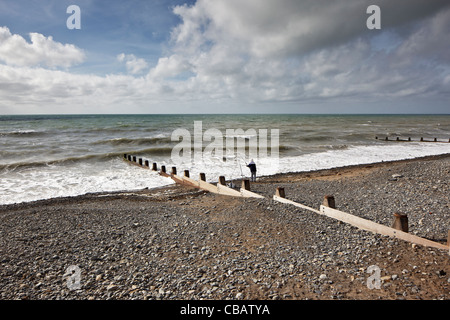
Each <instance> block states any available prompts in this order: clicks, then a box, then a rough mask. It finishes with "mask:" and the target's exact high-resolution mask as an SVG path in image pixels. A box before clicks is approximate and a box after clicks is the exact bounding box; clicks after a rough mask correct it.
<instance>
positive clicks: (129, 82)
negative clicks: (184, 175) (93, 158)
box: [0, 0, 450, 114]
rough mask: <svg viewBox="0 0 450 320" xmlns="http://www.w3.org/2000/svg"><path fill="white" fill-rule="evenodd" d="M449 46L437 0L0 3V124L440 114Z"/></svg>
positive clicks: (444, 108)
mask: <svg viewBox="0 0 450 320" xmlns="http://www.w3.org/2000/svg"><path fill="white" fill-rule="evenodd" d="M70 5H77V6H78V7H79V8H80V9H81V29H79V30H77V29H69V28H67V24H66V22H67V20H68V19H69V18H70V16H71V13H67V8H68V7H69V6H70ZM369 5H378V6H379V7H380V9H381V29H369V28H368V27H367V24H366V22H367V19H368V18H369V17H370V16H371V14H370V13H367V12H366V11H367V7H368V6H369ZM449 35H450V1H448V0H420V1H419V0H403V1H401V0H373V1H372V0H369V1H366V0H334V1H328V0H197V1H195V0H192V1H183V0H156V1H148V0H129V1H116V0H70V1H65V0H42V1H32V0H0V114H41V113H72V114H73V113H450V103H449V102H450V36H449Z"/></svg>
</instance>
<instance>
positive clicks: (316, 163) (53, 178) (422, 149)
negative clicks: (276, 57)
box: [0, 142, 450, 204]
mask: <svg viewBox="0 0 450 320" xmlns="http://www.w3.org/2000/svg"><path fill="white" fill-rule="evenodd" d="M445 153H450V143H449V144H446V143H416V142H411V143H395V142H393V143H392V144H389V145H386V144H383V145H371V146H354V147H349V148H348V149H343V150H329V151H326V152H320V153H311V154H305V155H302V156H297V157H285V158H280V159H279V160H278V161H276V160H275V159H271V158H265V159H255V160H256V163H257V166H258V176H267V175H273V174H276V173H287V172H300V171H312V170H320V169H330V168H335V167H341V166H348V165H357V164H369V163H375V162H381V161H394V160H403V159H412V158H417V157H422V156H430V155H439V154H445ZM149 160H150V163H152V161H151V159H149ZM229 160H230V159H227V161H226V162H222V161H221V160H219V159H210V160H209V161H208V163H206V164H205V163H198V164H195V163H190V164H187V165H181V166H177V171H178V174H179V175H182V174H183V171H184V170H189V171H190V176H191V177H192V178H194V179H198V175H199V173H200V172H202V173H205V174H206V178H207V181H217V180H218V177H219V176H221V175H223V176H225V178H226V179H227V180H233V179H239V178H242V177H243V176H245V177H249V176H250V171H249V169H248V168H247V167H246V165H245V162H244V159H242V158H238V159H235V160H234V161H229ZM160 165H166V168H167V170H168V171H170V169H171V167H172V165H171V164H170V162H167V163H158V166H160ZM0 179H1V184H0V204H11V203H19V202H26V201H34V200H40V199H48V198H54V197H63V196H76V195H82V194H86V193H91V192H105V191H121V190H139V189H143V188H154V187H159V186H164V185H169V184H172V183H173V181H172V180H171V179H170V178H165V177H162V176H160V175H158V174H157V173H156V172H153V171H151V170H145V169H142V168H139V167H137V166H132V165H130V164H127V163H126V162H124V161H122V160H121V159H115V160H110V161H107V162H105V163H97V164H93V163H90V162H84V163H77V164H73V165H65V166H60V165H52V166H47V167H42V168H41V167H40V168H32V169H21V170H19V171H14V172H4V173H3V174H1V175H0Z"/></svg>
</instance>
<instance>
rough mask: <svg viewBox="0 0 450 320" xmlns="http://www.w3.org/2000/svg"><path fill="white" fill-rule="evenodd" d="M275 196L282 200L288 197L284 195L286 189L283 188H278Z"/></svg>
mask: <svg viewBox="0 0 450 320" xmlns="http://www.w3.org/2000/svg"><path fill="white" fill-rule="evenodd" d="M275 195H276V196H277V197H280V198H286V195H285V193H284V188H281V187H278V188H277V191H276V192H275Z"/></svg>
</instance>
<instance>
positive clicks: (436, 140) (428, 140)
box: [375, 137, 450, 143]
mask: <svg viewBox="0 0 450 320" xmlns="http://www.w3.org/2000/svg"><path fill="white" fill-rule="evenodd" d="M375 139H376V140H380V141H397V142H436V143H450V139H448V140H443V139H438V138H433V139H425V138H423V137H421V138H420V140H413V139H411V137H408V138H400V137H395V138H392V137H385V138H384V139H382V138H379V137H375Z"/></svg>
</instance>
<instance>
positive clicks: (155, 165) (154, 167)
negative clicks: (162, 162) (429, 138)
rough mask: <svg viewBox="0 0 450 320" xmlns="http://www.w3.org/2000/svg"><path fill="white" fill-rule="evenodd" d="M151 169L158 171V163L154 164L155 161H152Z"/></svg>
mask: <svg viewBox="0 0 450 320" xmlns="http://www.w3.org/2000/svg"><path fill="white" fill-rule="evenodd" d="M152 170H153V171H158V165H157V164H156V162H153V167H152Z"/></svg>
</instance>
